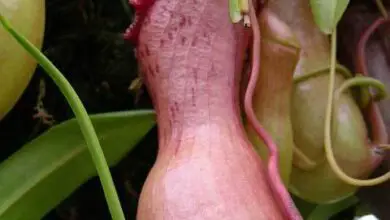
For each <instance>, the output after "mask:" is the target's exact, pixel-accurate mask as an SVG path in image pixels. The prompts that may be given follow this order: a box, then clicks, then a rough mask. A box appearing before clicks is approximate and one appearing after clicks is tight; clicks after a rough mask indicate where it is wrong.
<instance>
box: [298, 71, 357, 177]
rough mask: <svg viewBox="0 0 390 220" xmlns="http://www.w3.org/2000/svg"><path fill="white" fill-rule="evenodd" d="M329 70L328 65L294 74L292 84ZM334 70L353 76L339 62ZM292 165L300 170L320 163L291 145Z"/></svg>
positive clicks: (308, 168) (348, 76)
mask: <svg viewBox="0 0 390 220" xmlns="http://www.w3.org/2000/svg"><path fill="white" fill-rule="evenodd" d="M329 70H330V67H327V68H323V69H320V70H317V71H314V72H311V73H306V74H303V75H299V76H294V80H293V82H294V84H298V83H301V82H304V81H306V80H308V79H311V78H314V77H317V76H320V75H323V74H325V73H326V74H327V73H328V72H329ZM336 71H337V73H339V74H341V75H343V77H344V78H346V79H348V78H351V77H353V75H352V73H351V72H350V71H349V70H348V69H347V68H346V67H345V66H343V65H341V64H336ZM293 154H294V156H293V165H294V166H295V167H297V168H299V169H301V170H304V171H311V170H314V169H315V168H316V167H317V166H318V165H319V164H321V163H320V162H316V161H314V160H312V159H311V158H309V157H308V156H307V155H306V154H305V153H304V152H302V151H301V150H300V149H299V148H297V147H295V146H294V147H293ZM325 159H326V158H325V156H324V158H323V160H321V162H322V161H325Z"/></svg>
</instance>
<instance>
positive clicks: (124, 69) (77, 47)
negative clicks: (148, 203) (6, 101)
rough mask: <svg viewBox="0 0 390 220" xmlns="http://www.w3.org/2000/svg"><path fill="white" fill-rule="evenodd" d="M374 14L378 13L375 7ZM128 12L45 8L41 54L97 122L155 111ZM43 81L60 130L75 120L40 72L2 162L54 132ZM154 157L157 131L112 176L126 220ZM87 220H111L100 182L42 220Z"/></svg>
mask: <svg viewBox="0 0 390 220" xmlns="http://www.w3.org/2000/svg"><path fill="white" fill-rule="evenodd" d="M125 1H126V2H127V0H125ZM352 2H353V3H359V2H367V1H352ZM386 2H390V1H386ZM369 7H371V8H372V5H371V6H369ZM128 9H129V10H130V14H128V13H126V10H125V8H124V6H123V4H122V3H121V1H120V0H117V1H113V0H67V1H62V0H46V31H45V40H44V45H43V48H42V51H43V52H44V53H45V55H46V56H47V57H48V58H49V59H50V60H51V61H52V62H53V63H54V64H55V65H56V66H57V67H58V68H59V69H60V70H61V71H62V72H63V74H64V75H65V77H66V78H67V79H68V80H69V81H70V82H71V84H72V85H73V87H74V88H75V90H76V92H77V93H78V95H79V96H80V98H81V100H82V101H83V103H84V105H85V107H86V109H87V111H88V112H89V113H91V114H93V113H102V112H112V111H120V110H132V109H152V104H151V102H150V98H149V96H148V94H147V92H146V91H145V89H144V88H143V87H142V88H141V89H140V90H137V91H130V89H129V86H130V84H131V82H132V81H133V80H134V79H136V77H137V75H138V72H137V61H136V59H135V57H134V47H133V45H131V44H130V43H129V42H126V41H124V40H123V37H122V34H123V32H124V31H125V29H126V28H127V27H128V25H129V24H130V23H131V22H132V20H133V15H132V13H133V11H132V9H131V8H128ZM350 34H353V33H350ZM341 47H343V46H342V45H341ZM346 64H348V63H347V62H346ZM42 81H43V82H44V84H45V92H46V95H45V96H44V98H43V99H42V102H43V106H44V109H45V110H46V111H47V112H48V113H49V114H50V115H52V116H53V118H54V120H55V123H59V122H62V121H64V120H67V119H70V118H72V117H73V113H72V111H71V109H70V108H69V106H68V104H67V103H66V101H65V99H64V98H63V96H62V94H61V93H60V92H59V90H58V89H57V87H56V86H55V85H54V84H53V82H52V81H51V79H49V78H48V77H47V76H46V74H45V73H44V72H43V70H42V69H41V68H40V67H37V69H36V72H35V74H34V76H33V78H32V80H31V82H30V84H29V86H28V88H27V89H26V90H25V92H24V94H23V96H22V97H21V98H20V100H19V101H18V103H17V104H16V105H15V107H14V108H13V110H12V111H11V112H10V113H9V114H8V115H7V116H6V117H5V118H4V119H3V120H2V121H1V122H0V146H1V147H0V161H2V160H4V159H5V158H7V157H8V156H9V155H11V154H12V153H14V152H15V151H17V150H18V149H20V148H21V147H22V146H23V145H24V144H26V143H27V142H29V141H30V140H32V139H34V138H35V137H37V136H38V135H40V134H42V132H44V131H46V130H47V129H48V128H49V127H50V125H48V124H46V123H45V122H44V121H43V120H41V119H39V118H33V115H35V114H36V113H37V112H36V110H35V107H36V106H37V102H38V101H39V94H40V83H41V82H42ZM389 85H390V84H389ZM129 132H131V131H129ZM156 151H157V130H156V128H154V129H152V130H151V131H150V132H149V134H148V135H147V136H146V137H145V138H144V139H143V140H142V141H141V142H140V143H139V144H138V146H137V147H136V148H135V149H134V150H133V151H132V152H131V153H129V154H128V155H127V156H126V157H125V158H124V159H123V160H122V161H121V162H120V163H119V164H118V165H117V166H115V167H113V168H112V169H111V171H112V174H113V178H114V181H115V184H116V187H117V189H118V193H119V196H120V199H121V202H122V206H123V208H124V211H125V214H126V219H135V216H136V209H137V201H138V195H139V193H140V191H141V188H142V185H143V183H144V181H145V179H146V176H147V174H148V172H149V170H150V168H151V167H152V165H153V163H154V160H155V157H156ZM355 208H356V207H351V208H350V209H347V210H345V211H344V212H342V213H341V214H340V215H338V216H336V217H335V218H334V219H352V218H353V216H354V213H355ZM89 219H91V220H100V219H101V220H107V219H110V216H109V212H108V209H107V206H106V202H105V199H104V196H103V193H102V189H101V186H100V182H99V180H98V179H97V178H96V177H95V178H92V179H91V180H89V181H88V182H86V183H85V184H83V185H82V186H81V187H80V188H79V189H78V190H77V191H75V192H74V193H73V194H72V195H70V196H69V197H68V198H67V199H66V200H65V201H63V202H62V203H61V204H60V205H58V206H57V207H56V208H55V209H53V210H52V211H51V212H50V213H48V214H47V215H46V216H45V217H44V220H89Z"/></svg>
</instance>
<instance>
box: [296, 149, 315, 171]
mask: <svg viewBox="0 0 390 220" xmlns="http://www.w3.org/2000/svg"><path fill="white" fill-rule="evenodd" d="M293 165H294V166H295V167H297V168H299V169H301V170H304V171H311V170H314V169H315V168H316V167H317V166H318V163H316V162H315V161H313V160H312V159H310V158H309V157H308V156H306V154H304V153H303V152H302V151H301V149H299V148H297V147H293Z"/></svg>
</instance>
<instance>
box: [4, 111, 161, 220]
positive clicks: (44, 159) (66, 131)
mask: <svg viewBox="0 0 390 220" xmlns="http://www.w3.org/2000/svg"><path fill="white" fill-rule="evenodd" d="M91 120H92V123H93V125H94V127H95V128H96V133H97V135H98V138H99V141H100V142H101V144H102V148H103V151H104V154H105V156H106V158H107V161H108V163H109V165H110V166H112V165H115V164H116V163H117V162H119V161H120V160H121V159H122V158H123V157H124V156H125V155H126V154H127V153H128V152H129V151H130V150H132V149H133V147H134V146H135V145H136V144H137V143H138V142H139V141H140V140H141V139H142V138H143V137H144V136H145V134H146V133H147V132H148V131H149V130H150V129H151V128H152V127H153V126H154V125H155V115H154V111H151V110H142V111H127V112H115V113H104V114H96V115H92V116H91ZM96 174H97V172H96V168H95V167H94V164H93V162H92V159H91V156H90V154H89V152H88V148H87V145H86V143H85V141H84V137H83V135H82V133H81V131H80V127H79V125H78V124H77V121H76V120H75V119H71V120H68V121H66V122H63V123H61V124H59V125H56V126H54V127H52V128H50V129H49V130H48V131H46V132H45V133H43V134H42V135H40V136H39V137H37V138H36V139H34V140H32V141H31V142H29V143H28V144H27V145H25V146H24V147H23V148H22V149H21V150H19V151H18V152H16V153H15V154H13V155H11V156H10V157H9V158H8V159H7V160H6V161H4V162H3V163H2V164H0V220H35V219H41V217H42V216H44V215H45V214H46V213H47V212H48V211H50V210H51V209H52V208H54V207H55V206H56V205H58V204H59V203H60V202H61V201H62V200H63V199H65V198H66V197H67V196H68V195H70V194H71V193H72V192H73V191H74V190H76V189H77V188H78V187H79V186H80V185H81V184H82V183H84V182H86V181H87V180H88V179H90V178H91V177H93V176H95V175H96Z"/></svg>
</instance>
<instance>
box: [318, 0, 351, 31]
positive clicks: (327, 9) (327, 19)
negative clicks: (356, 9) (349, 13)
mask: <svg viewBox="0 0 390 220" xmlns="http://www.w3.org/2000/svg"><path fill="white" fill-rule="evenodd" d="M348 4H349V0H310V6H311V10H312V13H313V16H314V21H315V22H316V24H317V26H318V27H319V28H320V30H321V31H322V32H324V33H325V34H331V33H332V32H333V30H334V29H335V28H336V26H337V23H338V22H339V21H340V19H341V17H342V15H343V14H344V12H345V10H346V9H347V6H348Z"/></svg>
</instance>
